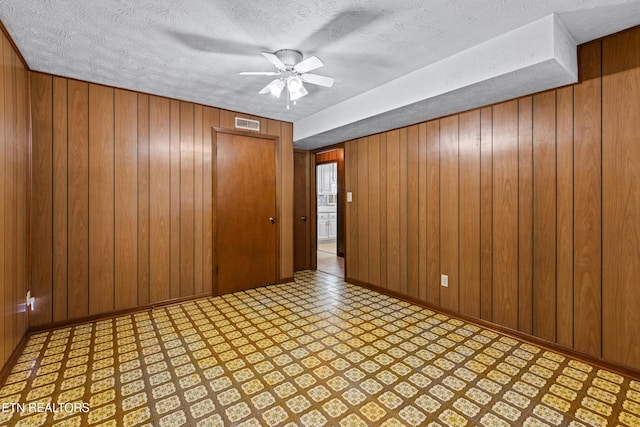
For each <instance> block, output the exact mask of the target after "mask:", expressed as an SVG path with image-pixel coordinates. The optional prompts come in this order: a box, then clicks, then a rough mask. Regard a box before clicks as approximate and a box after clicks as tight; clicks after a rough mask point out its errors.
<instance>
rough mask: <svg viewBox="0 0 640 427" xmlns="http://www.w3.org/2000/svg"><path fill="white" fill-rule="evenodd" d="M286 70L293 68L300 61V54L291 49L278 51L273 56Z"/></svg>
mask: <svg viewBox="0 0 640 427" xmlns="http://www.w3.org/2000/svg"><path fill="white" fill-rule="evenodd" d="M274 55H276V56H277V57H278V59H279V60H280V61H282V63H283V64H284V65H286V66H287V68H293V67H294V66H295V65H296V64H297V63H299V62H300V61H302V52H300V51H299V50H293V49H280V50H279V51H277V52H275V54H274Z"/></svg>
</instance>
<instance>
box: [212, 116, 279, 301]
mask: <svg viewBox="0 0 640 427" xmlns="http://www.w3.org/2000/svg"><path fill="white" fill-rule="evenodd" d="M219 133H224V134H228V135H235V136H245V137H250V138H257V139H270V140H273V141H274V143H275V153H274V155H275V159H273V160H274V162H275V172H276V219H277V220H276V224H275V225H276V227H277V228H276V283H279V281H280V280H282V277H281V275H282V273H281V268H280V254H281V252H282V247H281V238H280V235H281V230H282V226H281V223H282V221H281V220H282V165H281V161H280V157H281V152H280V150H281V148H280V137H279V136H277V135H266V134H262V133H257V132H251V131H243V130H237V129H227V128H222V127H218V126H213V127H212V128H211V192H212V194H211V200H212V210H211V212H212V215H211V221H212V224H211V225H212V228H211V230H212V233H211V234H212V239H213V240H212V242H211V247H212V252H213V254H212V260H213V283H212V287H211V291H212V294H213V296H218V295H220V292H219V289H218V194H217V192H218V188H217V177H218V150H217V148H218V134H219Z"/></svg>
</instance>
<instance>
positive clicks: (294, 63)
mask: <svg viewBox="0 0 640 427" xmlns="http://www.w3.org/2000/svg"><path fill="white" fill-rule="evenodd" d="M262 56H264V57H265V58H266V59H267V60H268V61H269V62H271V63H272V64H273V65H275V67H276V68H277V71H243V72H241V73H240V75H241V76H278V78H276V79H275V80H273V81H271V83H269V84H268V85H266V86H265V87H264V88H262V90H260V92H258V93H260V94H266V93H271V94H272V95H273V96H275V97H276V98H280V95H281V94H282V92H283V90H284V89H285V88H286V94H287V109H289V101H293V103H294V105H295V103H296V101H297V100H298V99H300V98H302V97H303V96H306V95H308V94H309V92H308V91H307V89H306V88H305V87H304V83H310V84H314V85H318V86H324V87H331V86H333V82H334V80H333V78H332V77H326V76H321V75H318V74H311V73H309V71H313V70H315V69H318V68H320V67H322V66H323V65H324V64H323V63H322V61H321V60H320V58H318V57H317V56H311V57H309V58H307V59H304V60H303V56H302V52H300V51H298V50H293V49H281V50H279V51H277V52H275V53H269V52H262Z"/></svg>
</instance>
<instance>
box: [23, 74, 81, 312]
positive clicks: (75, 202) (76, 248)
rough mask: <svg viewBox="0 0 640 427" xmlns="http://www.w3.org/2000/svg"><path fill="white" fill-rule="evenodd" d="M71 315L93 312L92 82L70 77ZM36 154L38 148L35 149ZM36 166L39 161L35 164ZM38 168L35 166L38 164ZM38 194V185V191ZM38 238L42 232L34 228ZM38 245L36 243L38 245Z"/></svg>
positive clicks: (69, 249)
mask: <svg viewBox="0 0 640 427" xmlns="http://www.w3.org/2000/svg"><path fill="white" fill-rule="evenodd" d="M67 84H68V109H69V116H68V117H67V122H68V126H69V128H68V132H69V134H68V141H67V144H68V146H67V148H68V159H67V161H68V165H67V173H68V180H69V188H68V196H67V197H68V203H69V204H68V207H67V209H68V215H69V218H68V223H69V224H73V229H69V230H68V235H67V239H68V243H67V245H68V251H69V254H68V259H69V265H72V266H73V268H71V269H69V272H68V276H69V279H68V280H69V283H68V288H67V292H68V295H69V301H73V304H69V306H68V317H69V318H70V319H75V318H79V317H83V316H87V315H88V314H89V85H88V84H87V83H83V82H79V81H76V80H69V81H68V83H67ZM34 154H35V150H34ZM34 166H35V165H34ZM34 170H35V167H34ZM35 194H36V191H35V187H34V195H35ZM33 235H34V242H35V241H36V239H37V238H38V237H39V234H38V233H37V232H36V231H35V230H34V234H33ZM34 247H35V245H34Z"/></svg>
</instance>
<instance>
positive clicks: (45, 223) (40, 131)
mask: <svg viewBox="0 0 640 427" xmlns="http://www.w3.org/2000/svg"><path fill="white" fill-rule="evenodd" d="M3 37H4V35H3ZM4 44H5V43H3V45H4ZM2 68H3V72H4V71H5V70H4V67H2ZM31 93H32V97H31V99H32V101H31V105H32V108H33V136H32V138H33V145H34V146H36V147H38V149H36V150H34V151H33V157H32V162H33V167H32V185H33V189H34V192H33V197H32V200H31V206H32V207H31V209H32V227H33V234H34V235H36V236H38V238H39V240H38V242H39V244H37V245H33V248H32V259H33V263H32V266H33V267H32V286H31V290H32V292H33V294H34V295H39V296H41V298H42V299H43V300H42V304H38V306H37V307H36V310H35V311H33V312H31V314H30V320H31V323H32V324H33V325H42V324H46V323H48V322H51V321H52V320H53V312H52V307H51V304H52V302H53V301H52V291H53V290H52V272H51V269H52V259H51V245H52V239H53V229H52V223H51V214H52V208H53V207H52V199H51V193H52V191H53V186H52V182H51V177H52V155H53V153H52V152H51V146H52V142H53V122H52V119H53V117H52V115H53V106H52V102H53V100H52V96H53V95H52V93H53V80H52V77H51V76H47V75H43V74H39V73H34V74H32V77H31ZM3 107H4V103H3ZM3 115H6V112H5V111H3ZM5 126H6V125H5ZM2 138H4V132H3V133H2ZM3 141H4V142H3V149H4V151H6V145H7V143H6V140H3ZM3 169H4V167H3ZM0 176H1V177H2V180H3V183H2V185H1V186H0V187H1V188H2V189H3V190H2V191H4V180H5V179H6V177H5V172H4V170H3V171H2V172H1V173H0ZM0 200H1V203H2V204H3V205H1V206H0V216H1V218H0V224H2V226H4V223H5V220H6V219H5V217H4V210H5V209H4V194H2V197H0ZM3 244H4V239H3ZM7 250H9V251H10V250H11V248H10V247H5V246H2V253H0V263H4V258H5V253H6V251H7ZM2 267H3V269H2V271H4V265H3V266H2ZM3 281H4V280H3ZM3 301H6V300H5V298H4V295H3Z"/></svg>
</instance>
